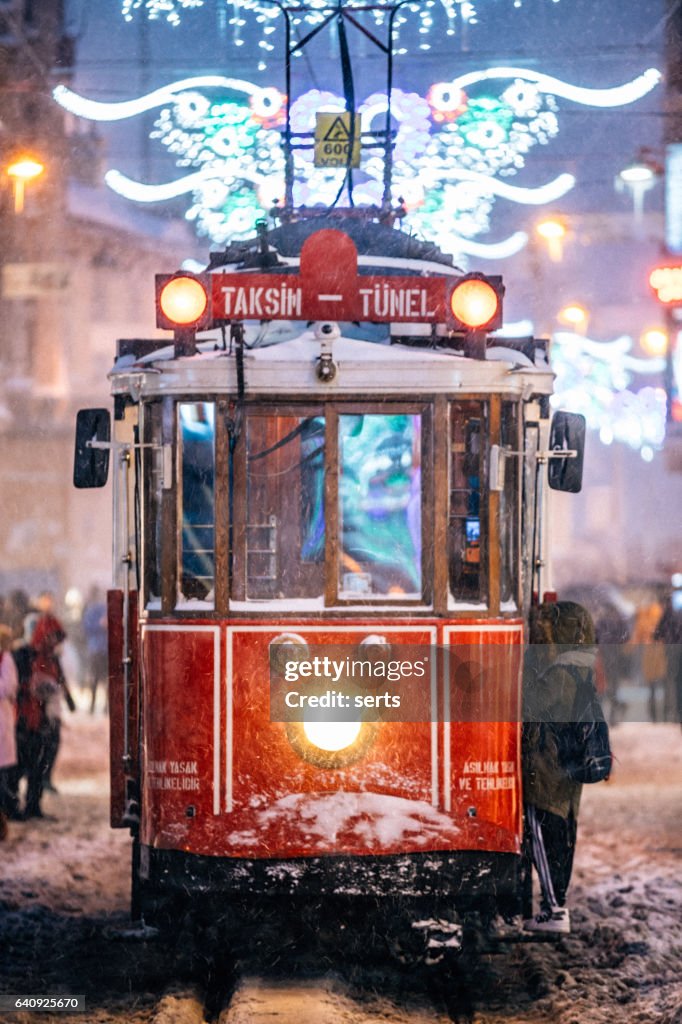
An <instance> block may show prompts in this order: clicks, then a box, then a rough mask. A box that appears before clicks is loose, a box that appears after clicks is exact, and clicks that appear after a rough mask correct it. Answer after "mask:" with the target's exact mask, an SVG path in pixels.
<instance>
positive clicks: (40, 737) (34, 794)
mask: <svg viewBox="0 0 682 1024" xmlns="http://www.w3.org/2000/svg"><path fill="white" fill-rule="evenodd" d="M38 618H39V615H38V613H37V612H30V613H29V614H28V615H27V616H26V619H25V622H24V635H23V638H22V642H21V643H20V644H18V645H17V646H15V648H14V650H13V652H12V653H13V656H14V661H15V664H16V668H17V676H18V681H19V688H18V693H17V766H16V769H15V771H14V773H13V775H12V779H11V786H12V791H13V795H14V801H15V805H16V807H17V817H19V818H42V817H43V813H42V810H41V807H40V802H41V799H42V795H43V780H44V776H45V766H46V760H45V757H46V753H45V751H46V742H45V741H46V733H47V725H46V721H45V709H44V702H43V701H42V700H41V699H40V697H39V695H38V694H37V693H36V692H35V691H34V688H33V686H32V681H33V664H34V661H35V658H36V650H35V648H34V647H33V644H32V640H33V634H34V632H35V628H36V625H37V622H38ZM23 778H25V779H26V783H27V789H26V805H25V807H24V810H23V811H19V810H18V803H19V784H20V782H21V780H22V779H23Z"/></svg>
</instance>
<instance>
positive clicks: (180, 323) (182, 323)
mask: <svg viewBox="0 0 682 1024" xmlns="http://www.w3.org/2000/svg"><path fill="white" fill-rule="evenodd" d="M156 326H157V327H163V328H166V329H167V330H177V329H178V328H191V329H193V330H205V329H206V328H208V327H210V326H211V309H210V301H209V289H208V281H207V279H206V278H205V277H204V276H202V275H197V274H187V273H182V274H173V275H170V276H169V275H167V274H158V275H157V277H156Z"/></svg>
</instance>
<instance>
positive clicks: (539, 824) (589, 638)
mask: <svg viewBox="0 0 682 1024" xmlns="http://www.w3.org/2000/svg"><path fill="white" fill-rule="evenodd" d="M530 641H531V644H532V645H539V644H541V645H543V647H542V648H541V653H540V652H539V651H538V649H537V647H531V651H530V654H531V656H530V657H529V658H528V659H527V661H528V664H527V666H526V670H525V677H524V723H525V724H524V739H523V791H524V808H525V817H526V825H527V828H528V830H529V832H530V845H531V850H532V856H533V865H534V867H535V869H536V871H537V874H538V878H539V881H540V889H541V900H540V912H539V913H538V914H537V916H536V917H534V918H531V919H530V920H527V921H524V925H523V926H524V929H525V930H526V931H531V932H547V933H554V934H568V933H569V932H570V930H571V925H570V916H569V912H568V908H567V907H566V893H567V890H568V886H569V882H570V878H571V871H572V868H573V855H574V853H575V845H576V838H577V830H578V809H579V806H580V795H581V792H582V783H580V782H575V781H573V779H571V778H569V776H568V775H567V774H566V772H565V771H564V769H563V768H562V767H561V764H560V762H559V751H558V746H557V743H556V736H557V730H560V729H561V723H564V724H566V723H570V722H571V719H572V717H573V714H574V708H575V704H576V695H577V691H578V686H579V685H580V684H581V683H590V684H592V685H593V684H594V671H595V662H596V654H597V652H596V646H595V643H596V640H595V628H594V623H593V621H592V619H591V617H590V614H589V612H587V610H586V609H585V608H583V607H582V605H579V604H575V603H574V602H573V601H559V602H557V603H556V604H544V605H541V606H540V607H539V608H538V609H537V611H536V613H535V615H534V616H533V619H532V621H531V629H530Z"/></svg>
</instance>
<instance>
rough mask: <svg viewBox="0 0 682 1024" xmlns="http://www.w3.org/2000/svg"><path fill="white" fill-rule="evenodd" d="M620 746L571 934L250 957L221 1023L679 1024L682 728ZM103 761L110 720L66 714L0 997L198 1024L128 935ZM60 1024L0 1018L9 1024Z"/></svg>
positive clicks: (584, 839)
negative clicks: (439, 964)
mask: <svg viewBox="0 0 682 1024" xmlns="http://www.w3.org/2000/svg"><path fill="white" fill-rule="evenodd" d="M613 743H614V748H615V752H616V755H617V758H618V763H617V766H616V770H615V773H614V777H613V779H612V781H610V782H608V783H605V784H604V783H602V784H600V785H597V786H589V787H585V790H584V793H583V806H582V812H581V817H580V827H579V842H578V852H577V858H576V868H575V874H574V883H573V887H572V890H571V893H570V897H569V902H570V906H571V912H572V919H573V922H574V932H573V934H572V935H571V936H570V937H568V938H565V939H562V940H561V941H560V942H559V943H557V944H556V945H555V944H551V945H549V944H542V945H535V944H533V945H520V946H515V947H512V946H510V947H508V949H507V950H506V951H505V952H501V953H497V954H495V955H483V956H481V957H480V960H479V961H478V962H477V963H476V964H474V965H473V966H472V965H471V964H470V963H469V964H467V968H466V971H461V970H458V969H455V970H454V971H451V972H450V973H447V974H446V973H445V972H443V971H441V972H440V973H438V969H436V972H435V973H433V974H431V975H430V976H427V975H422V974H421V973H420V972H415V971H412V972H410V971H404V972H400V971H399V970H398V969H397V968H396V967H394V966H392V965H389V964H387V965H386V966H385V967H381V966H380V967H377V965H376V964H374V965H372V966H369V965H365V966H363V965H359V964H357V963H356V964H355V965H349V964H346V963H335V962H330V960H329V958H326V959H325V963H324V966H323V968H322V969H320V966H319V965H315V960H314V957H312V958H310V956H309V954H308V959H309V963H310V969H308V967H305V968H303V970H302V973H301V964H300V961H299V963H298V967H299V974H298V980H294V981H290V980H288V979H287V978H286V976H285V977H282V976H281V974H280V976H279V977H277V978H275V979H274V980H273V978H272V977H270V978H263V977H258V978H257V979H255V980H253V979H252V980H249V976H251V975H254V974H258V973H259V972H258V971H257V970H255V969H254V965H253V964H252V963H248V962H246V963H240V965H239V966H240V972H241V976H242V979H243V980H242V981H241V982H239V984H238V986H237V989H236V992H235V993H234V996H233V998H232V1002H231V1004H230V1009H229V1010H228V1011H227V1012H226V1013H225V1014H223V1016H221V1022H222V1021H225V1022H227V1024H236V1022H239V1024H246V1022H248V1024H260V1022H261V1021H265V1020H267V1021H268V1022H269V1024H303V1022H307V1021H308V1020H310V1021H311V1024H312V1022H313V1021H314V1022H315V1024H318V1022H319V1024H327V1022H334V1024H336V1022H337V1021H338V1022H343V1024H374V1022H377V1021H382V1022H384V1024H417V1022H420V1024H421V1022H427V1021H428V1022H440V1024H442V1022H446V1021H448V1020H455V1019H458V1018H459V1019H462V1020H469V1021H473V1022H475V1024H502V1022H504V1024H536V1022H538V1024H539V1022H547V1024H549V1022H552V1024H615V1022H618V1024H620V1022H624V1024H682V872H681V871H680V868H681V867H682V732H681V731H680V729H679V727H678V726H674V725H646V724H637V723H627V724H623V725H620V726H618V727H617V728H615V729H614V730H613ZM107 757H108V751H107V722H106V719H105V718H104V717H103V716H102V715H101V714H98V715H95V716H90V715H88V714H87V713H85V712H84V711H80V710H79V711H77V712H76V713H75V714H74V715H68V716H67V717H66V719H65V722H64V738H63V744H62V752H61V755H60V761H59V764H58V771H57V773H56V783H57V786H58V789H59V795H57V796H54V795H51V794H47V795H46V797H45V799H44V809H45V811H46V812H47V813H48V814H51V815H54V816H55V817H56V819H57V820H55V821H50V820H43V821H30V822H26V823H23V822H20V823H12V824H11V829H10V836H9V838H8V840H7V841H6V842H4V843H3V844H2V845H1V846H0V859H1V861H2V871H1V873H0V950H2V955H0V992H3V993H22V994H35V995H44V994H47V993H73V994H82V993H84V994H85V995H86V1000H87V1006H88V1009H87V1010H86V1011H85V1013H84V1014H79V1015H71V1014H60V1015H59V1020H60V1021H62V1024H67V1022H69V1024H71V1022H76V1021H79V1022H80V1024H83V1022H87V1024H91V1022H92V1024H114V1022H116V1024H122V1022H124V1021H125V1022H131V1024H152V1022H153V1024H170V1022H171V1021H173V1022H174V1024H200V1022H201V1021H202V1020H203V1019H204V1012H203V1011H202V1007H201V1000H200V999H198V998H197V996H196V995H195V994H194V993H193V992H192V991H191V988H190V989H184V988H183V985H184V986H186V985H187V984H188V983H187V981H186V979H183V980H181V981H180V982H178V984H179V985H180V988H179V990H178V991H174V990H173V984H174V983H176V981H177V977H176V970H175V964H174V962H173V961H172V958H170V959H169V957H168V953H167V950H163V949H162V948H161V947H159V945H158V943H155V942H153V941H150V942H140V941H136V940H134V939H131V938H130V937H128V936H126V934H125V929H126V925H127V917H126V913H127V907H128V885H129V882H128V877H129V839H128V836H127V833H125V832H123V831H112V830H111V829H110V828H109V825H108V805H107ZM306 963H308V960H307V961H306ZM261 973H262V972H261ZM54 1019H55V1018H54V1015H45V1014H39V1013H28V1012H26V1011H21V1012H18V1013H17V1012H11V1013H10V1012H9V1011H3V1010H0V1024H4V1022H5V1021H7V1022H8V1024H9V1022H12V1021H14V1022H18V1024H29V1022H30V1024H40V1022H43V1021H48V1020H49V1021H54Z"/></svg>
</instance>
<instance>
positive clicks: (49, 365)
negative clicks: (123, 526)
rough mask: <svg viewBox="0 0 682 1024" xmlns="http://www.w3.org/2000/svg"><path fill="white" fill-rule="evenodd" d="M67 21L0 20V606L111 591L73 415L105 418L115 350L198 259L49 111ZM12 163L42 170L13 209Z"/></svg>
mask: <svg viewBox="0 0 682 1024" xmlns="http://www.w3.org/2000/svg"><path fill="white" fill-rule="evenodd" d="M65 7H67V8H68V4H67V5H65V4H64V3H62V2H61V0H41V3H40V4H36V3H27V2H24V0H17V2H15V0H12V2H11V3H9V4H7V3H3V4H2V6H1V7H0V97H1V103H0V167H1V168H2V177H1V182H2V185H1V188H0V274H1V277H0V286H1V298H2V304H1V314H0V521H2V524H3V526H2V529H1V530H0V593H3V592H7V590H9V589H11V588H13V587H19V586H21V587H25V588H26V589H28V590H29V591H32V592H33V591H36V590H38V589H40V588H43V587H46V586H49V587H51V588H54V589H55V590H58V591H60V592H64V590H66V589H67V588H68V587H72V586H77V587H79V588H80V589H81V590H84V589H85V588H87V586H88V584H89V583H91V582H93V581H97V582H102V583H105V584H106V583H107V582H108V580H109V578H110V554H109V552H110V547H111V542H110V505H111V494H110V492H109V487H107V488H104V489H103V490H102V491H88V492H79V491H76V490H75V489H74V488H73V485H72V460H73V435H74V422H75V412H76V410H77V409H78V408H80V407H83V406H92V405H98V406H101V405H105V406H108V405H109V404H110V399H109V395H108V391H109V389H108V382H107V377H106V375H107V372H108V370H109V368H110V366H111V364H112V362H113V357H114V352H115V342H116V339H117V338H118V337H145V336H149V337H153V336H154V334H155V333H156V330H155V327H154V285H153V280H154V274H155V273H157V272H160V271H163V270H170V271H172V270H174V269H176V268H177V267H178V266H179V264H180V262H181V261H182V259H184V258H185V257H186V256H188V255H193V254H194V244H193V241H192V239H191V237H190V236H189V233H188V231H187V230H186V229H185V227H184V225H182V224H180V223H178V222H166V221H163V220H161V219H160V218H158V217H156V216H153V215H150V214H145V213H140V212H136V211H131V210H130V209H129V208H126V207H125V205H124V204H123V203H120V204H119V205H117V203H116V202H115V201H114V199H113V197H110V196H109V195H107V194H105V190H104V189H103V188H101V189H100V188H98V187H97V184H98V179H99V156H100V144H99V140H98V139H97V138H96V136H94V135H93V134H92V133H89V134H88V135H87V136H84V135H82V134H81V133H80V132H79V130H78V128H77V126H76V125H75V124H74V123H73V122H72V121H70V120H69V117H68V115H66V114H65V113H64V112H63V111H62V110H61V109H60V108H59V107H58V106H57V104H56V103H54V102H53V100H52V97H51V90H52V88H53V87H54V85H55V84H57V82H60V81H61V82H63V81H68V80H69V77H70V74H71V69H72V66H73V61H74V57H75V41H74V39H73V38H72V37H71V36H69V35H68V28H67V25H68V21H67V19H66V18H65ZM20 154H21V155H23V154H29V155H31V156H32V157H34V158H35V159H36V160H39V161H40V163H42V164H43V165H44V168H45V169H44V172H43V173H42V174H41V175H40V176H39V177H37V178H36V179H35V180H33V181H29V182H27V183H26V187H25V196H24V204H23V209H20V208H19V207H18V205H17V203H16V194H15V189H14V188H13V185H12V181H11V179H10V178H9V176H8V175H7V168H8V167H9V166H10V165H11V162H12V161H13V160H15V159H16V157H17V156H18V155H20Z"/></svg>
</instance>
